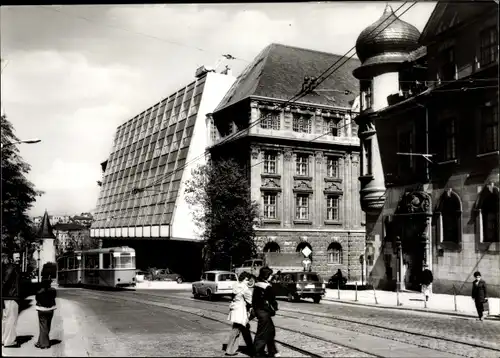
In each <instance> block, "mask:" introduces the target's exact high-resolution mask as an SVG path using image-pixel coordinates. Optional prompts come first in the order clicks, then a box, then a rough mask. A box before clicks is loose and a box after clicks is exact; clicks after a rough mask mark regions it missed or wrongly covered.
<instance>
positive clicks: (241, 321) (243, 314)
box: [226, 272, 253, 356]
mask: <svg viewBox="0 0 500 358" xmlns="http://www.w3.org/2000/svg"><path fill="white" fill-rule="evenodd" d="M249 279H250V274H249V273H248V272H242V273H241V274H240V276H239V277H238V281H239V282H237V283H235V284H234V286H233V295H234V298H233V300H232V301H231V304H230V305H229V316H228V320H229V321H231V322H233V329H232V331H231V334H230V335H229V340H228V342H227V347H226V355H227V356H234V355H236V354H238V353H237V350H238V347H239V345H238V342H239V338H240V334H241V335H242V336H243V339H244V340H245V344H246V346H247V348H248V349H249V354H251V355H253V354H252V353H253V352H252V350H253V342H252V335H251V334H250V324H249V321H250V319H251V318H253V317H250V313H249V310H248V308H247V307H248V306H250V307H251V305H252V290H251V289H250V287H248V282H249Z"/></svg>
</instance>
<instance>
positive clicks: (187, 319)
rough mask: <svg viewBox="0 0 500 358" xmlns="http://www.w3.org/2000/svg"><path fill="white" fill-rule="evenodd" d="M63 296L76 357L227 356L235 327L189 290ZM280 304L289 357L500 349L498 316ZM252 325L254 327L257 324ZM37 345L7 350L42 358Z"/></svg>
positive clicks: (223, 305)
mask: <svg viewBox="0 0 500 358" xmlns="http://www.w3.org/2000/svg"><path fill="white" fill-rule="evenodd" d="M59 297H61V298H60V299H59V300H60V301H61V302H66V303H65V304H64V305H63V309H65V308H64V307H65V306H67V305H68V304H70V305H72V307H73V309H75V308H77V309H78V326H79V327H80V330H81V332H82V336H83V337H82V340H81V341H80V343H79V345H80V348H78V349H75V347H74V344H72V347H73V348H72V349H73V350H72V353H73V354H72V355H74V356H82V355H87V356H165V355H167V356H223V355H224V351H223V344H225V343H226V340H227V338H228V334H229V331H230V325H229V322H228V321H227V310H228V307H227V306H228V301H227V299H224V298H222V299H220V300H217V301H215V302H209V301H206V300H195V299H193V298H192V297H191V293H190V292H188V291H186V290H183V291H172V290H159V289H157V290H137V291H132V290H131V291H100V290H88V289H60V290H59ZM279 305H280V311H279V312H278V315H277V316H276V317H275V324H276V326H277V337H276V338H277V342H278V349H279V351H280V352H281V353H282V355H283V356H293V357H300V356H328V357H359V356H366V357H371V356H376V357H402V356H404V357H414V356H432V357H459V356H464V357H498V354H499V353H500V345H499V344H498V342H497V339H496V338H497V337H498V336H499V335H500V324H499V322H495V321H485V322H477V321H473V320H471V319H467V318H463V317H462V318H460V317H452V316H444V315H437V314H429V313H421V312H411V311H409V312H405V311H397V310H391V309H381V308H373V307H362V306H352V305H344V304H339V303H328V302H323V303H321V304H313V303H312V302H308V301H307V300H305V301H303V302H298V303H289V302H285V301H280V302H279ZM28 311H29V310H28ZM66 311H67V310H66ZM66 311H65V312H66ZM62 312H63V310H61V312H59V313H62ZM26 314H27V313H26V312H25V313H22V315H25V317H27V316H26ZM56 315H57V314H56ZM65 320H67V317H62V318H59V321H62V323H64V321H65ZM20 321H23V320H22V319H20ZM24 321H25V320H24ZM55 322H58V320H57V319H56V320H55ZM24 324H25V326H24V328H23V333H24V334H27V333H29V332H31V334H32V335H34V336H36V334H37V332H36V331H37V327H36V325H33V326H31V327H29V326H28V325H26V324H27V323H24ZM251 326H252V330H253V331H255V328H256V322H252V324H251ZM65 327H66V328H65V329H66V331H63V330H62V329H58V328H57V327H56V328H54V334H53V337H51V338H54V339H60V340H61V343H60V345H59V348H56V347H57V346H56V347H54V348H53V351H52V352H45V353H46V355H52V356H65V355H68V353H67V352H68V349H69V348H70V347H69V346H68V342H66V340H68V338H67V335H68V328H67V327H68V324H66V326H65ZM56 336H57V337H56ZM32 344H33V342H28V343H25V344H24V345H23V347H22V348H21V349H19V350H16V351H15V352H14V354H12V351H13V350H10V354H9V352H5V353H6V354H4V355H7V356H12V355H28V356H30V355H31V356H33V355H36V353H38V352H36V351H35V350H34V349H31V348H30V346H31V345H32ZM241 344H243V343H241ZM28 348H29V349H31V350H30V351H28ZM21 353H24V354H21ZM239 356H245V355H244V354H243V353H239Z"/></svg>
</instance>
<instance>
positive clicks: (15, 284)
mask: <svg viewBox="0 0 500 358" xmlns="http://www.w3.org/2000/svg"><path fill="white" fill-rule="evenodd" d="M2 271H3V272H2V307H3V315H2V346H4V347H6V348H8V347H11V348H13V347H19V345H18V342H17V341H16V338H17V332H16V331H17V319H18V317H19V304H18V300H19V280H20V272H19V267H18V266H17V265H16V264H14V263H13V262H12V259H11V258H10V257H9V256H8V255H7V254H5V253H2Z"/></svg>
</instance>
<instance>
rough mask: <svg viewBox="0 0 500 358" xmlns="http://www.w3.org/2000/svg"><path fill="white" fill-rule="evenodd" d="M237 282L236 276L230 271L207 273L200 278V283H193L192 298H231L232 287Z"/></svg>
mask: <svg viewBox="0 0 500 358" xmlns="http://www.w3.org/2000/svg"><path fill="white" fill-rule="evenodd" d="M236 282H238V278H237V277H236V274H235V273H233V272H230V271H220V270H214V271H207V272H204V273H203V275H202V276H201V279H200V281H196V282H193V284H192V290H193V296H194V298H200V297H201V296H203V297H206V298H207V299H209V300H212V299H213V298H214V297H221V296H232V294H233V285H234V284H235V283H236Z"/></svg>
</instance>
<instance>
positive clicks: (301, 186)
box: [293, 180, 312, 191]
mask: <svg viewBox="0 0 500 358" xmlns="http://www.w3.org/2000/svg"><path fill="white" fill-rule="evenodd" d="M293 188H294V189H295V190H306V191H311V190H312V186H311V183H308V182H307V181H305V180H300V181H298V182H295V185H294V187H293Z"/></svg>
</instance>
